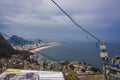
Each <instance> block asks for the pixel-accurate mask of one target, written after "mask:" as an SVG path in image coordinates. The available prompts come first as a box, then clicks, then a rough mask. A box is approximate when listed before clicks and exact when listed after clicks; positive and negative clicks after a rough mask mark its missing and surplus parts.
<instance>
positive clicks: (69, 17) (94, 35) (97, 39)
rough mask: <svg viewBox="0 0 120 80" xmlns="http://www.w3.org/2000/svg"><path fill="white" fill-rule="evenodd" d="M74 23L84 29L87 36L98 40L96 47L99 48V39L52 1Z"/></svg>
mask: <svg viewBox="0 0 120 80" xmlns="http://www.w3.org/2000/svg"><path fill="white" fill-rule="evenodd" d="M51 1H52V2H53V3H54V4H55V5H56V6H57V7H58V8H59V9H60V10H61V11H62V12H63V13H64V14H65V15H66V16H67V17H68V18H69V19H70V20H71V21H72V22H73V24H74V25H76V26H77V27H79V28H80V29H82V30H83V31H84V32H86V33H87V34H89V35H90V36H91V37H93V38H94V39H96V40H97V42H96V47H97V48H99V47H98V43H99V42H100V39H99V38H98V37H96V36H95V35H93V34H92V33H90V32H89V31H87V30H86V29H84V28H83V27H82V26H81V25H79V24H78V23H77V22H76V21H75V20H74V19H73V18H72V17H71V16H70V15H69V14H68V13H67V12H65V10H63V8H61V7H60V6H59V5H58V4H57V3H56V2H55V1H54V0H51Z"/></svg>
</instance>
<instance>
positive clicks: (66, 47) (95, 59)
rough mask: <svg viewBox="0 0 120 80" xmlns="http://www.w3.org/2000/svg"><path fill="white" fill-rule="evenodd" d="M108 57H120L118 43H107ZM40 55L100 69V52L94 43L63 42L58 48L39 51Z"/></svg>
mask: <svg viewBox="0 0 120 80" xmlns="http://www.w3.org/2000/svg"><path fill="white" fill-rule="evenodd" d="M107 52H108V55H109V57H115V56H116V55H120V43H107ZM40 53H42V54H45V55H47V56H50V57H52V58H53V59H55V60H57V61H62V60H67V61H80V62H87V63H89V64H91V65H92V66H94V67H97V68H99V69H101V68H102V60H101V58H100V50H99V49H98V48H97V47H96V43H95V42H77V41H76V42H72V41H71V42H65V43H64V44H61V45H59V46H55V47H51V48H47V49H44V50H41V51H40Z"/></svg>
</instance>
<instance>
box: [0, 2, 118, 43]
mask: <svg viewBox="0 0 120 80" xmlns="http://www.w3.org/2000/svg"><path fill="white" fill-rule="evenodd" d="M55 1H56V2H57V3H58V4H59V5H60V6H61V7H62V8H63V9H64V10H65V11H66V12H67V13H68V14H69V15H70V16H71V17H72V18H73V19H74V20H75V21H76V22H77V23H78V24H80V25H81V26H83V28H85V29H87V30H88V31H89V32H91V33H92V34H94V35H95V36H97V37H98V38H100V39H102V40H106V41H112V40H113V41H119V40H120V37H119V34H120V31H119V30H120V27H119V26H120V22H119V21H120V15H119V14H120V10H119V7H120V5H119V3H120V1H119V0H111V1H109V0H106V1H104V0H91V1H89V0H71V1H69V0H65V1H64V0H55ZM0 9H1V11H0V31H1V32H3V33H6V34H8V35H9V36H12V35H14V34H15V35H18V36H21V37H24V38H26V39H38V38H41V39H43V40H51V41H69V40H70V41H72V40H80V41H93V40H94V39H93V38H92V37H91V36H89V35H88V34H86V33H85V32H83V31H82V30H80V29H79V28H78V27H76V26H75V25H74V24H73V23H72V22H71V21H70V20H69V18H68V17H66V16H65V15H64V14H63V13H62V12H61V11H60V10H59V9H58V8H57V7H56V6H55V5H54V4H53V3H52V2H51V0H20V1H19V0H1V1H0Z"/></svg>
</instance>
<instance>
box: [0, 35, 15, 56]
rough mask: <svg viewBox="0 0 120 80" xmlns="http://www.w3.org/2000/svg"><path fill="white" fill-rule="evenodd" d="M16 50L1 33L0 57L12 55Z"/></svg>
mask: <svg viewBox="0 0 120 80" xmlns="http://www.w3.org/2000/svg"><path fill="white" fill-rule="evenodd" d="M15 53H16V51H15V50H14V49H13V48H12V46H11V45H10V44H9V43H8V42H7V41H6V40H5V38H4V37H3V36H2V35H1V34H0V57H6V58H7V57H11V55H12V54H15Z"/></svg>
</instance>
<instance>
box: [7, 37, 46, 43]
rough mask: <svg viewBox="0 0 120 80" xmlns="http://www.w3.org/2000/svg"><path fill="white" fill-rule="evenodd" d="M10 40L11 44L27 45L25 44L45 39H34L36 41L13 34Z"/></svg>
mask: <svg viewBox="0 0 120 80" xmlns="http://www.w3.org/2000/svg"><path fill="white" fill-rule="evenodd" d="M8 42H9V43H10V44H11V45H25V44H33V43H41V42H44V41H43V40H40V39H38V40H34V41H29V40H27V39H24V38H22V37H18V36H16V35H13V36H12V37H10V38H9V39H8Z"/></svg>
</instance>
